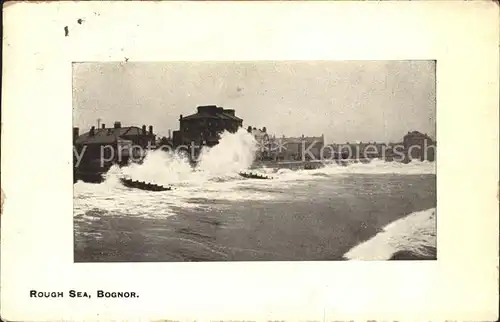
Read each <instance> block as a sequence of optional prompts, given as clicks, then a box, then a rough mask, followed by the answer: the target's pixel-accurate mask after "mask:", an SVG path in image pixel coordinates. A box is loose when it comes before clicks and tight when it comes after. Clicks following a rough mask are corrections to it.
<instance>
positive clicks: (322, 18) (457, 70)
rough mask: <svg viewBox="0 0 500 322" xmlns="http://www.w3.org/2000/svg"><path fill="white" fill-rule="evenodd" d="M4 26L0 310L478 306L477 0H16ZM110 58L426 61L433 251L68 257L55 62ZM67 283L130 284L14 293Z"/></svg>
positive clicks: (483, 253)
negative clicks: (431, 84)
mask: <svg viewBox="0 0 500 322" xmlns="http://www.w3.org/2000/svg"><path fill="white" fill-rule="evenodd" d="M79 18H82V19H84V23H83V24H81V25H80V24H78V23H77V19H79ZM4 26H5V29H4V30H5V31H4V40H3V41H4V43H3V45H4V47H3V48H4V64H3V66H4V67H3V77H4V81H3V85H4V86H3V89H2V90H3V101H2V103H3V104H2V107H3V108H2V123H3V124H2V131H3V133H2V149H3V150H2V154H1V157H2V159H1V161H2V189H4V191H5V195H6V200H5V204H4V213H3V215H2V236H1V237H2V239H1V251H2V252H1V254H2V266H1V269H2V270H1V282H2V285H1V286H2V288H1V314H2V318H3V319H6V320H18V321H19V320H23V321H30V320H38V321H40V320H61V319H65V320H76V319H78V320H96V319H99V320H110V319H112V318H113V319H122V318H123V319H128V320H132V319H135V318H139V317H140V318H143V319H147V320H152V319H176V320H188V319H189V320H195V319H196V320H200V321H205V320H213V319H216V320H229V319H231V320H243V319H244V320H272V319H279V320H287V321H289V320H334V319H335V320H347V319H356V320H358V319H366V320H368V319H372V320H384V319H392V320H408V319H426V320H431V319H448V320H453V319H457V320H489V319H494V318H495V316H496V314H497V312H498V309H497V308H498V306H497V305H498V295H497V288H496V283H497V277H498V269H497V267H496V265H497V260H498V257H497V256H498V200H497V189H498V155H499V153H498V116H499V115H498V97H499V95H498V94H499V91H498V78H499V77H498V76H499V75H498V61H499V59H498V58H499V56H498V49H497V43H498V39H499V33H498V7H497V5H496V4H495V3H494V2H486V1H485V2H483V1H472V2H457V1H451V2H448V1H437V2H398V3H395V2H369V3H368V2H336V3H330V2H320V3H314V2H307V3H306V2H280V3H278V2H269V3H266V2H255V3H246V2H241V3H230V2H222V3H216V2H203V3H202V2H172V3H170V2H169V3H167V2H157V3H145V2H141V3H136V2H116V3H108V2H81V3H70V2H67V3H66V2H61V3H15V4H10V5H8V6H7V8H5V11H4ZM64 26H68V28H69V36H68V37H65V36H64V29H63V28H64ZM125 57H127V58H129V61H165V60H332V59H333V60H341V59H347V60H354V59H370V60H374V59H381V60H386V59H437V61H438V63H437V80H438V85H437V104H438V105H437V114H438V115H437V122H438V129H437V141H438V145H439V151H438V153H439V154H438V177H437V180H438V198H439V200H438V212H437V214H438V257H439V260H438V261H437V262H317V263H310V262H297V263H197V264H190V263H175V264H99V265H98V264H73V243H72V237H73V236H72V224H73V217H72V180H71V176H72V172H71V164H72V160H71V153H70V152H69V151H71V144H72V143H71V132H70V130H69V129H70V123H71V120H72V109H71V105H72V100H71V93H72V91H71V62H72V61H116V60H120V61H122V60H124V59H125ZM64 151H67V153H66V152H64ZM40 156H43V157H41V158H40ZM37 157H38V158H37ZM35 160H36V161H35ZM70 288H76V289H81V290H88V291H94V290H95V289H100V288H102V289H109V290H133V291H136V292H138V293H140V295H141V297H140V298H139V299H136V300H106V301H102V300H98V299H95V298H93V299H91V300H72V299H68V298H66V299H55V300H33V299H30V298H29V297H28V291H29V290H30V289H40V290H42V289H45V290H61V291H66V290H68V289H70Z"/></svg>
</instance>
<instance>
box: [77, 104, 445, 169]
mask: <svg viewBox="0 0 500 322" xmlns="http://www.w3.org/2000/svg"><path fill="white" fill-rule="evenodd" d="M241 127H243V120H242V119H241V118H239V117H237V116H236V115H235V110H233V109H225V108H223V107H219V106H216V105H205V106H198V107H197V111H196V113H194V114H191V115H188V116H183V115H180V117H179V129H178V130H176V131H174V132H173V135H172V136H171V135H170V131H169V137H168V138H166V137H163V138H161V139H159V138H157V135H156V134H155V133H154V131H153V126H151V125H150V126H148V127H147V126H146V125H142V127H138V126H122V124H121V122H120V121H116V122H114V124H113V126H112V127H106V125H105V124H102V125H101V126H98V127H97V128H96V127H95V126H92V127H91V128H90V129H89V130H88V131H87V132H84V133H83V134H80V129H79V128H76V127H75V128H73V145H74V153H73V159H74V162H75V163H77V166H76V167H75V169H76V170H75V171H77V172H78V173H80V174H82V173H83V174H85V173H86V174H90V173H102V172H105V171H107V169H109V167H110V166H111V165H112V164H114V163H118V164H127V163H128V161H129V160H130V158H131V157H132V156H133V157H134V158H135V159H136V160H137V159H138V158H139V159H140V158H141V157H142V156H143V155H141V154H143V153H144V151H145V150H146V149H149V148H155V147H157V146H165V145H167V146H171V147H173V148H175V147H179V146H195V147H197V150H196V149H195V151H194V152H195V153H197V152H199V151H200V150H201V148H202V147H204V146H208V147H211V146H214V145H216V144H218V143H219V139H220V134H221V133H223V132H224V131H228V132H231V133H235V132H236V131H238V129H239V128H241ZM247 131H248V132H249V133H251V134H252V135H253V136H254V137H255V139H256V141H257V142H258V150H257V152H256V155H255V158H256V159H257V160H300V161H302V160H310V159H317V160H318V159H321V158H328V159H332V158H345V157H352V155H350V156H349V155H348V156H346V153H345V152H346V150H345V149H349V150H351V151H356V150H363V149H364V148H365V147H366V146H368V145H370V146H371V147H372V149H371V152H370V153H371V154H370V155H368V156H367V157H369V158H372V157H373V158H375V157H380V156H381V154H382V151H384V153H385V157H386V158H390V157H391V153H392V148H393V147H395V146H396V145H398V146H403V147H404V150H405V151H406V153H407V155H408V158H412V159H418V158H420V159H427V160H431V161H432V160H434V157H435V156H434V152H435V150H434V151H433V153H431V154H430V155H429V153H427V154H426V155H425V156H424V155H423V154H422V151H423V149H424V148H425V147H429V146H434V147H435V145H436V143H435V141H434V140H432V138H430V137H429V136H428V135H427V134H422V133H420V132H417V131H413V132H408V133H407V135H405V136H404V138H403V141H402V142H400V143H389V144H386V143H376V142H365V143H362V142H359V143H345V144H328V145H326V144H325V138H324V135H323V134H322V135H320V136H304V135H302V136H300V137H285V136H281V137H277V136H275V135H270V134H269V133H268V131H267V129H266V127H263V128H261V129H258V128H255V127H251V126H249V127H248V128H247ZM134 146H135V147H141V148H142V149H138V150H134V149H133V148H132V147H134ZM415 146H417V147H419V146H420V147H422V149H412V148H411V147H415ZM103 147H105V148H104V149H103ZM373 147H375V149H373ZM343 149H344V150H343ZM82 152H84V153H82ZM103 153H104V154H103ZM103 158H104V160H103ZM76 161H78V162H76Z"/></svg>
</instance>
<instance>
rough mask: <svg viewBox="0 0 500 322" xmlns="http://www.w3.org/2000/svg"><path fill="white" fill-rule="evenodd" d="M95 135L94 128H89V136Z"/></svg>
mask: <svg viewBox="0 0 500 322" xmlns="http://www.w3.org/2000/svg"><path fill="white" fill-rule="evenodd" d="M94 135H95V126H92V127H91V128H90V132H89V136H94Z"/></svg>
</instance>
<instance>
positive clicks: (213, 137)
mask: <svg viewBox="0 0 500 322" xmlns="http://www.w3.org/2000/svg"><path fill="white" fill-rule="evenodd" d="M241 126H243V120H242V119H240V118H239V117H237V116H236V115H235V111H234V110H232V109H224V108H223V107H218V106H216V105H208V106H198V108H197V113H195V114H192V115H188V116H182V115H181V116H180V117H179V131H174V133H173V144H174V146H180V145H186V146H189V145H191V144H192V143H193V144H194V145H196V146H202V145H207V146H214V145H216V144H218V143H219V135H220V134H221V133H223V132H224V131H228V132H231V133H235V132H236V131H238V129H239V128H240V127H241Z"/></svg>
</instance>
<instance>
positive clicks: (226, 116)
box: [182, 106, 243, 122]
mask: <svg viewBox="0 0 500 322" xmlns="http://www.w3.org/2000/svg"><path fill="white" fill-rule="evenodd" d="M201 107H208V106H201ZM213 107H215V106H213ZM200 119H212V120H232V121H238V122H241V121H243V120H242V119H240V118H239V117H237V116H234V115H232V114H230V113H227V112H226V110H224V111H222V112H220V111H216V112H215V113H208V112H206V111H202V112H198V113H195V114H191V115H188V116H185V117H183V118H182V120H188V121H189V120H200Z"/></svg>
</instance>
